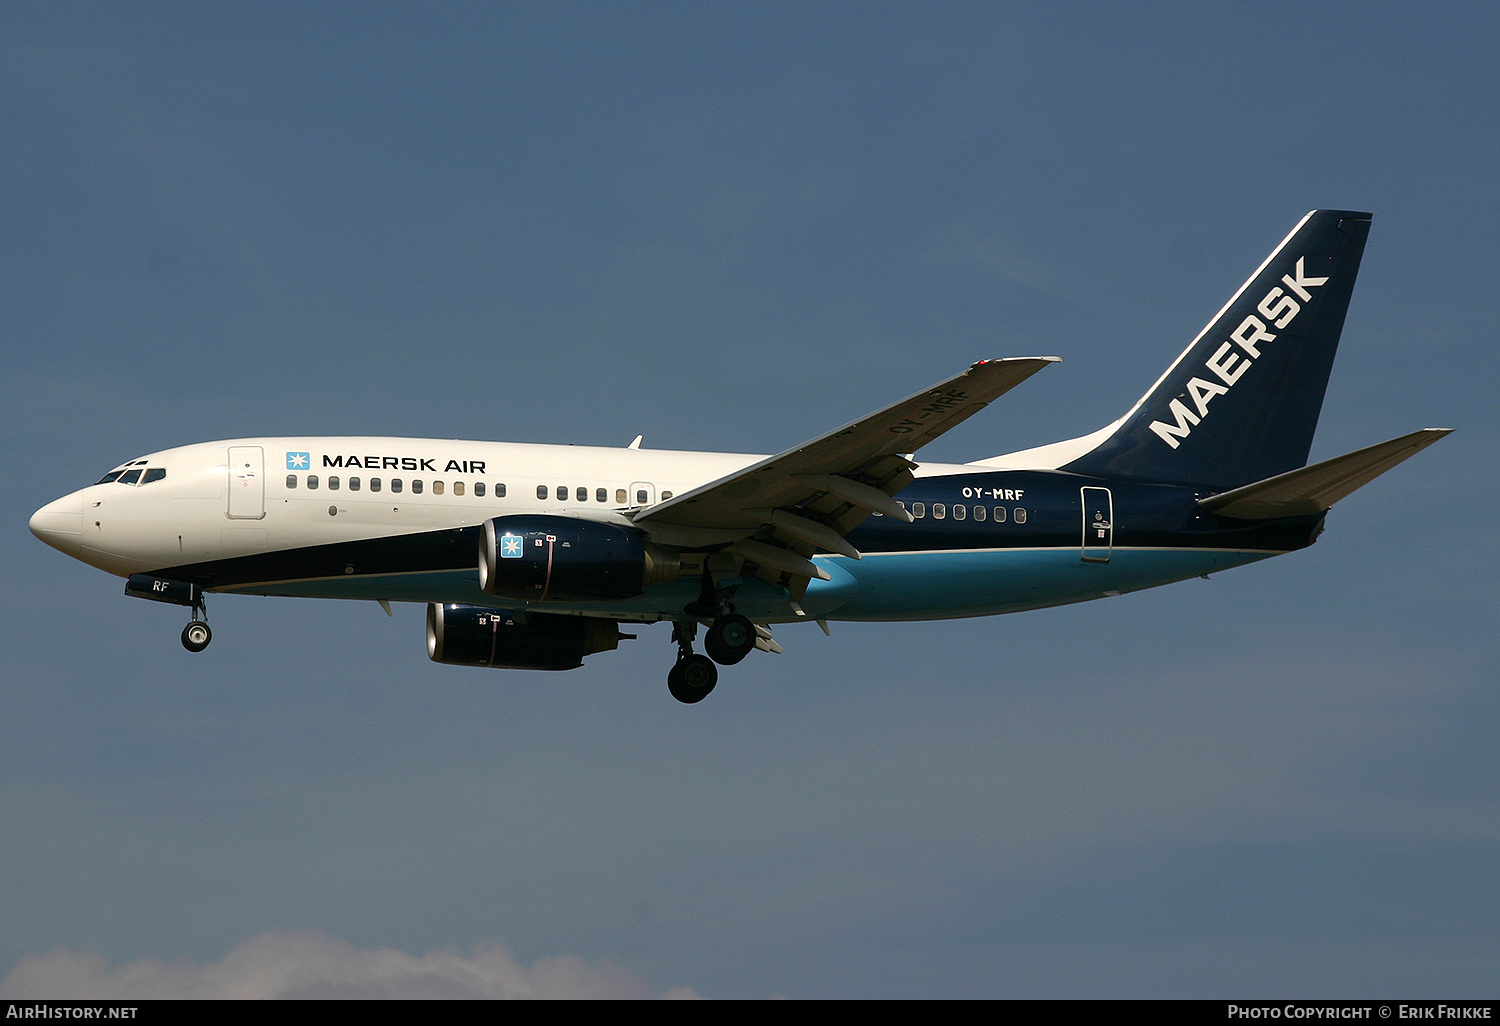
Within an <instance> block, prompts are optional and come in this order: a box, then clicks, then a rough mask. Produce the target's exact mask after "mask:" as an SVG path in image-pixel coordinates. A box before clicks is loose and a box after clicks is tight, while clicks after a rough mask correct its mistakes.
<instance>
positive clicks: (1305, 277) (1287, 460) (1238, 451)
mask: <svg viewBox="0 0 1500 1026" xmlns="http://www.w3.org/2000/svg"><path fill="white" fill-rule="evenodd" d="M1370 216H1371V215H1369V214H1366V213H1360V212H1357V211H1351V210H1314V211H1313V212H1312V213H1310V214H1308V215H1307V216H1306V217H1304V218H1303V219H1302V221H1301V223H1299V224H1298V225H1297V227H1296V228H1294V229H1292V233H1291V234H1290V235H1288V236H1287V237H1286V240H1285V241H1284V242H1282V244H1281V245H1280V246H1278V247H1277V248H1276V250H1275V252H1273V253H1272V254H1271V255H1270V256H1269V257H1267V258H1266V262H1265V263H1263V264H1261V266H1260V269H1259V270H1257V271H1256V272H1255V273H1254V274H1253V275H1251V276H1250V280H1249V281H1247V282H1245V284H1244V285H1242V286H1241V287H1240V290H1239V291H1238V292H1236V293H1235V294H1234V297H1233V298H1232V299H1230V300H1229V302H1228V303H1227V304H1226V305H1225V306H1224V309H1222V310H1220V311H1219V314H1218V316H1216V317H1215V318H1214V319H1213V320H1212V321H1210V322H1209V324H1208V327H1206V328H1204V329H1203V331H1202V332H1201V333H1200V334H1199V335H1198V337H1197V338H1196V339H1194V340H1193V343H1192V344H1191V345H1190V346H1188V348H1187V350H1186V351H1185V352H1184V353H1183V354H1182V355H1181V356H1179V357H1178V358H1177V361H1176V362H1175V363H1173V364H1172V366H1171V367H1170V368H1169V369H1168V370H1167V372H1166V373H1165V374H1164V375H1162V377H1161V378H1160V380H1158V381H1157V382H1156V384H1155V385H1154V386H1152V388H1151V390H1150V391H1149V392H1147V393H1146V395H1145V396H1143V397H1142V398H1141V400H1140V402H1138V403H1136V405H1135V406H1134V408H1132V409H1131V411H1130V412H1129V413H1127V414H1126V415H1125V417H1124V418H1123V419H1122V420H1121V421H1120V422H1119V424H1118V425H1117V427H1116V428H1115V430H1114V431H1113V432H1112V433H1111V434H1109V435H1108V436H1107V437H1106V438H1105V439H1104V440H1103V441H1102V442H1101V443H1100V444H1099V445H1098V446H1096V447H1095V448H1094V449H1093V450H1091V451H1090V452H1088V453H1086V454H1084V455H1083V456H1080V457H1078V458H1077V459H1075V460H1073V461H1072V462H1070V463H1067V464H1064V465H1063V466H1062V467H1061V468H1060V469H1063V470H1071V471H1076V472H1078V473H1083V474H1097V475H1101V476H1111V477H1132V478H1144V479H1150V480H1155V481H1171V482H1177V483H1182V484H1202V485H1208V486H1211V487H1213V488H1216V489H1222V488H1234V487H1237V486H1239V485H1243V484H1247V483H1249V482H1252V481H1259V480H1262V479H1264V478H1268V477H1273V476H1275V475H1277V474H1282V473H1285V472H1286V471H1289V470H1295V469H1297V468H1298V467H1301V466H1303V465H1304V464H1306V462H1307V454H1308V451H1309V450H1310V449H1311V447H1312V438H1313V431H1314V429H1315V428H1316V427H1317V424H1318V413H1319V411H1320V410H1321V409H1322V406H1323V393H1324V391H1325V390H1326V389H1327V387H1328V372H1329V370H1330V369H1331V368H1332V366H1333V357H1334V354H1335V352H1336V351H1337V350H1338V344H1339V335H1340V333H1341V332H1342V331H1343V328H1344V314H1345V313H1346V312H1347V311H1348V309H1349V297H1350V294H1351V293H1352V292H1353V290H1354V278H1355V275H1356V274H1357V273H1358V271H1359V261H1360V257H1361V256H1362V255H1363V254H1364V249H1365V239H1366V237H1367V235H1368V234H1369V231H1370Z"/></svg>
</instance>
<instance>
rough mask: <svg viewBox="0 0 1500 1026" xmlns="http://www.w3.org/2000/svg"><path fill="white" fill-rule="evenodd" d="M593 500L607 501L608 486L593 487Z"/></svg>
mask: <svg viewBox="0 0 1500 1026" xmlns="http://www.w3.org/2000/svg"><path fill="white" fill-rule="evenodd" d="M594 501H595V502H608V501H609V489H608V488H595V489H594Z"/></svg>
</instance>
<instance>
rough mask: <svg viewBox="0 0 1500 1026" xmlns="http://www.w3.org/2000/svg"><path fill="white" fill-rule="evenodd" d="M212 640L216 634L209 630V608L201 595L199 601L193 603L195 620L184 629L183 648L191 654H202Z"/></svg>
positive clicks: (190, 621) (189, 622)
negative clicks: (200, 616) (200, 617)
mask: <svg viewBox="0 0 1500 1026" xmlns="http://www.w3.org/2000/svg"><path fill="white" fill-rule="evenodd" d="M200 614H201V615H202V617H203V619H201V620H200V619H198V617H199V615H200ZM212 640H214V632H213V631H211V630H209V629H208V606H207V605H205V604H204V602H203V596H202V594H201V593H200V594H199V595H198V600H197V601H196V602H195V603H193V618H192V619H191V620H189V621H188V625H187V626H186V627H184V628H183V629H182V647H183V648H185V649H187V650H188V651H189V652H202V651H203V650H204V649H205V648H207V647H208V643H209V642H210V641H212Z"/></svg>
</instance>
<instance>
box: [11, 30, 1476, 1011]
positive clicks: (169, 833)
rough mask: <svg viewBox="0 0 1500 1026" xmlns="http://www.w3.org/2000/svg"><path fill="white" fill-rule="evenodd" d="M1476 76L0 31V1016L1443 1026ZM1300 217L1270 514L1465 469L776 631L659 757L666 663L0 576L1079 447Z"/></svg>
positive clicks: (1467, 927) (887, 37)
mask: <svg viewBox="0 0 1500 1026" xmlns="http://www.w3.org/2000/svg"><path fill="white" fill-rule="evenodd" d="M1497 36H1500V14H1497V13H1496V11H1495V9H1494V8H1493V7H1492V6H1490V5H1484V4H1472V5H1448V4H1435V5H1425V6H1423V7H1422V8H1421V9H1420V13H1419V12H1418V11H1417V9H1415V8H1411V7H1408V6H1406V5H1398V4H1378V3H1376V4H1319V5H1302V4H1278V3H1270V4H1256V5H1233V4H1160V5H1147V6H1140V5H1130V6H1127V5H1105V4H1067V3H1063V4H1048V5H1034V6H1033V5H1018V6H1011V5H1004V4H960V3H945V4H924V5H915V4H879V3H868V4H836V3H827V4H817V5H802V4H748V5H746V4H712V5H709V4H592V3H579V4H565V3H553V4H546V5H502V4H440V5H399V4H396V5H393V4H318V5H312V6H311V7H310V8H309V7H307V6H305V5H276V4H257V5H249V6H244V7H231V8H228V9H224V8H221V7H219V6H209V7H204V6H201V5H166V4H144V5H143V4H128V5H126V4H68V3H48V4H39V3H12V4H7V5H5V7H4V8H3V10H0V123H3V125H4V129H5V131H4V136H5V138H6V140H7V141H6V143H5V146H4V150H3V152H4V154H5V157H4V159H3V160H0V218H3V220H0V225H3V231H0V346H3V351H4V365H5V368H6V372H5V374H4V375H0V425H3V432H4V438H5V442H6V445H7V447H8V448H9V449H10V450H11V451H12V452H14V453H17V454H20V455H21V457H22V462H23V465H24V470H25V472H24V473H22V474H17V475H12V482H11V486H10V487H9V488H7V489H5V490H4V493H3V496H0V509H3V513H4V515H3V522H4V523H6V524H8V525H9V530H7V531H4V532H0V546H3V549H0V551H3V554H4V565H5V566H6V567H7V569H8V571H9V573H10V576H11V581H12V587H10V588H8V589H6V592H5V597H4V598H3V599H0V602H3V608H4V615H3V617H0V637H3V643H0V667H3V672H0V680H3V682H4V688H3V692H0V695H3V702H4V706H5V715H4V716H0V823H4V824H5V828H4V829H3V830H0V865H3V866H4V867H5V872H4V874H0V877H3V882H0V994H4V995H6V996H36V995H38V994H39V993H41V992H42V991H43V990H45V989H47V988H48V987H52V988H54V989H56V990H58V991H60V992H63V993H68V994H71V995H77V994H79V993H81V992H82V991H84V990H90V991H93V992H99V993H113V994H159V993H195V994H219V993H234V994H268V993H353V994H371V995H374V994H397V993H437V992H444V993H485V994H520V993H531V994H544V995H557V996H568V995H578V994H621V995H625V994H629V995H654V996H682V995H694V994H696V995H701V996H705V997H761V996H772V995H785V996H791V997H833V996H859V997H926V996H997V997H1004V996H1077V997H1105V996H1126V997H1135V996H1195V997H1201V996H1230V995H1235V996H1260V995H1264V996H1273V997H1274V996H1320V997H1323V996H1369V995H1373V994H1381V995H1397V996H1408V997H1423V996H1431V997H1440V996H1447V997H1464V996H1474V997H1480V996H1489V997H1492V996H1494V989H1495V987H1494V980H1495V978H1496V973H1497V970H1500V935H1497V933H1496V930H1495V926H1494V924H1495V921H1496V916H1497V912H1500V884H1497V881H1500V872H1497V866H1500V773H1497V771H1496V767H1495V760H1494V754H1493V750H1494V746H1493V734H1494V724H1495V723H1496V722H1497V714H1500V697H1497V694H1496V687H1495V683H1496V680H1497V678H1500V673H1497V637H1496V630H1495V628H1496V602H1495V598H1494V593H1493V586H1492V582H1491V580H1490V578H1491V576H1492V575H1491V570H1490V568H1491V567H1492V566H1493V565H1494V561H1495V558H1496V557H1497V556H1500V551H1497V550H1500V545H1497V529H1496V526H1495V518H1494V515H1493V512H1492V511H1493V509H1494V508H1495V507H1496V500H1497V498H1500V496H1497V487H1496V479H1495V478H1496V475H1495V469H1494V468H1495V460H1494V455H1493V454H1494V452H1495V451H1496V446H1497V442H1500V439H1497V437H1496V435H1497V431H1496V426H1497V416H1496V414H1495V404H1494V402H1493V400H1492V399H1491V397H1490V395H1489V392H1490V389H1491V386H1492V383H1493V381H1494V380H1495V369H1496V360H1495V356H1494V352H1495V347H1494V334H1495V327H1494V317H1493V307H1494V292H1495V285H1494V283H1495V282H1496V280H1497V278H1500V274H1497V271H1500V258H1497V256H1496V247H1495V245H1494V239H1495V238H1496V228H1497V225H1496V213H1497V206H1496V202H1495V197H1494V168H1495V167H1496V166H1497V165H1500V144H1497V141H1496V140H1497V136H1496V133H1495V131H1494V127H1493V126H1494V125H1495V124H1496V123H1497V114H1500V111H1497V109H1496V108H1497V99H1496V98H1497V96H1500V66H1497V65H1496V63H1495V61H1494V59H1493V53H1494V44H1495V41H1496V39H1497ZM1319 206H1326V207H1344V208H1353V209H1363V210H1371V211H1374V212H1375V222H1374V228H1373V230H1372V233H1371V237H1370V244H1369V248H1368V250H1367V252H1366V256H1365V260H1364V265H1363V268H1362V271H1361V276H1360V282H1359V285H1358V286H1357V288H1356V290H1355V295H1354V303H1353V306H1352V308H1351V312H1350V315H1349V319H1348V323H1347V325H1346V329H1345V334H1344V343H1343V347H1342V350H1341V353H1340V356H1339V361H1338V363H1337V364H1336V365H1335V367H1334V372H1333V378H1332V381H1331V383H1330V388H1329V393H1328V399H1327V402H1326V404H1325V406H1324V411H1323V419H1322V422H1321V426H1320V429H1319V435H1318V438H1317V440H1316V442H1315V443H1314V449H1313V457H1314V458H1315V459H1321V458H1326V457H1329V456H1333V455H1337V454H1339V453H1341V452H1345V451H1348V450H1350V449H1354V448H1358V447H1360V446H1363V445H1368V444H1372V443H1374V442H1377V441H1380V440H1382V439H1385V438H1388V437H1392V436H1394V435H1398V434H1401V433H1404V432H1406V431H1410V430H1414V429H1416V428H1419V427H1424V426H1444V427H1453V428H1456V429H1457V432H1456V433H1455V434H1454V435H1453V436H1452V437H1450V438H1448V439H1446V440H1444V441H1443V442H1442V443H1440V444H1439V445H1437V446H1435V447H1433V448H1432V449H1430V450H1428V451H1426V452H1424V453H1422V454H1421V455H1420V456H1419V457H1418V458H1416V459H1414V460H1412V461H1411V462H1410V463H1407V464H1404V465H1403V466H1401V467H1400V468H1398V469H1397V470H1396V471H1393V472H1392V473H1390V474H1389V475H1387V476H1386V477H1384V478H1382V479H1380V480H1379V481H1377V482H1376V483H1374V484H1372V485H1370V486H1369V487H1367V488H1366V489H1364V490H1362V491H1361V492H1359V493H1358V494H1356V495H1355V496H1353V497H1351V498H1350V499H1348V500H1345V501H1344V502H1343V503H1341V504H1340V505H1339V506H1338V507H1337V508H1335V510H1334V511H1333V512H1332V514H1331V515H1330V516H1329V519H1328V531H1327V533H1326V534H1325V535H1324V537H1323V538H1322V539H1321V540H1320V541H1319V543H1318V544H1317V545H1316V546H1315V547H1314V548H1312V549H1310V550H1308V551H1305V552H1301V553H1295V554H1292V555H1289V556H1287V557H1284V558H1281V559H1277V560H1272V561H1269V562H1266V563H1263V564H1258V565H1256V566H1252V567H1246V568H1242V569H1240V570H1237V571H1234V572H1232V573H1228V574H1225V575H1222V576H1216V577H1214V578H1213V579H1212V580H1211V581H1207V582H1204V581H1193V582H1189V583H1184V584H1180V585H1176V586H1173V587H1170V588H1166V589H1159V590H1156V591H1153V592H1148V593H1142V594H1136V595H1131V596H1127V597H1125V598H1121V599H1118V600H1111V601H1107V602H1098V603H1091V604H1088V605H1084V606H1079V607H1074V608H1068V609H1059V610H1051V611H1044V612H1038V613H1030V614H1020V615H1016V616H1010V617H1004V618H999V619H983V620H971V621H959V622H950V623H938V624H906V625H886V626H878V625H852V624H834V625H833V634H832V637H827V638H825V637H824V636H823V635H822V633H821V632H819V631H817V630H816V629H815V628H811V629H808V630H806V631H795V630H791V629H787V630H782V631H778V640H780V641H781V642H782V644H783V645H784V646H785V647H786V654H785V655H783V656H780V657H770V656H764V655H761V654H756V655H754V656H752V657H751V658H750V659H749V660H747V661H746V662H745V663H743V664H741V665H740V666H739V667H736V668H735V669H734V670H732V671H726V672H725V674H724V675H723V678H722V681H721V684H720V686H719V689H718V690H717V691H716V692H715V693H714V695H713V696H712V698H711V699H710V700H709V701H707V702H704V703H703V704H702V705H699V706H695V707H691V708H689V707H682V706H678V705H677V704H676V703H674V702H672V701H671V699H670V698H669V697H668V696H667V694H666V690H665V686H664V683H663V677H664V674H665V671H666V669H667V667H668V665H669V663H670V659H671V656H672V647H671V645H670V643H669V641H668V638H667V634H666V630H665V628H654V629H653V628H644V629H642V630H641V631H640V634H641V638H640V640H639V641H636V642H633V643H628V644H626V645H623V646H622V648H621V650H620V651H618V652H616V653H612V654H609V655H605V656H599V657H593V658H591V659H590V660H589V662H588V664H587V665H586V666H585V667H584V668H583V669H581V670H578V671H575V672H573V673H570V674H566V675H550V674H525V673H520V672H504V671H496V672H484V671H470V670H465V669H461V668H456V667H444V666H439V665H436V664H434V663H431V662H430V661H428V660H427V658H426V654H425V648H424V645H423V640H422V626H421V611H420V609H418V608H417V607H398V608H397V610H396V613H397V616H396V618H395V619H394V620H392V619H388V618H386V617H385V616H384V615H383V614H382V613H381V612H380V611H379V609H378V608H376V607H375V606H373V605H368V606H367V605H365V604H355V603H318V602H308V601H297V600H274V601H272V600H268V599H256V598H247V597H222V598H220V599H218V600H217V601H214V602H212V603H211V612H212V617H213V624H214V628H215V641H214V645H213V647H212V648H211V649H209V650H208V651H207V652H205V653H203V654H202V655H200V656H190V655H188V654H187V653H185V652H184V651H183V650H182V649H181V647H180V645H179V644H178V642H177V637H176V635H177V632H178V630H179V628H180V626H181V624H180V623H179V622H178V621H179V619H180V617H178V616H177V615H175V614H174V613H173V611H172V610H171V609H170V608H169V607H165V606H158V605H156V604H153V603H145V602H133V601H127V600H125V599H124V598H123V597H122V596H121V594H120V590H121V588H120V583H119V582H118V581H115V580H113V579H111V578H108V577H107V576H105V575H103V574H101V573H99V572H97V571H94V570H91V569H90V568H88V567H85V566H83V565H82V564H79V563H75V562H73V561H70V560H68V559H66V558H65V557H63V556H61V555H60V554H59V553H56V552H54V551H52V550H50V549H48V548H46V547H45V546H43V545H41V544H40V543H38V542H37V541H36V540H35V539H34V538H32V537H31V535H30V534H29V533H28V532H27V530H26V526H25V525H26V520H27V518H28V517H29V515H30V513H31V511H32V510H34V509H35V508H37V507H38V506H40V505H42V504H43V503H45V502H47V501H49V500H50V499H52V498H54V497H56V496H58V495H61V494H63V493H64V492H67V491H71V490H73V489H75V488H77V487H79V486H81V485H82V484H85V483H87V482H90V481H92V480H94V479H96V478H97V477H98V475H99V474H100V473H102V472H103V471H104V470H106V469H108V468H109V467H111V466H114V465H116V464H118V463H119V462H121V461H123V460H125V459H129V458H132V457H135V456H137V455H140V454H144V453H146V452H150V451H152V450H156V449H161V448H166V447H169V446H172V445H178V444H185V443H187V442H192V441H200V440H206V439H212V438H229V437H237V436H245V435H257V434H269V433H334V434H341V433H347V434H396V435H417V436H434V437H470V438H495V439H506V440H514V441H557V442H577V443H580V444H625V443H626V442H628V441H629V440H630V439H631V438H632V437H633V436H634V435H635V434H636V433H638V432H639V433H644V435H645V438H646V444H647V445H648V446H653V447H660V448H703V449H724V450H732V451H750V452H774V451H779V450H780V449H782V448H785V447H787V446H789V445H791V444H793V443H795V442H797V441H800V440H802V439H805V438H808V437H811V436H813V435H816V434H819V433H821V432H822V431H824V430H826V429H828V428H830V427H832V426H834V425H836V424H839V423H843V422H845V421H848V420H850V419H852V418H854V417H856V416H859V415H860V414H863V413H865V412H868V411H869V410H872V409H874V408H877V407H879V406H881V405H883V404H885V403H886V402H888V401H890V400H892V399H895V398H899V397H900V396H902V395H905V394H908V393H909V392H911V391H913V390H914V389H916V388H918V387H921V386H922V385H924V384H927V383H929V382H931V381H936V380H939V379H941V378H943V377H946V376H947V375H949V374H952V373H954V372H956V371H958V370H960V369H962V368H963V367H964V366H966V365H967V364H968V363H970V362H972V361H974V360H976V359H982V358H987V357H997V356H1018V355H1058V356H1061V357H1063V358H1064V362H1063V363H1062V364H1060V365H1058V366H1056V367H1053V368H1049V369H1048V370H1047V371H1046V373H1044V374H1041V375H1038V376H1037V377H1036V378H1034V379H1033V380H1031V381H1029V382H1027V383H1026V384H1025V385H1024V386H1022V387H1021V388H1019V389H1018V390H1016V391H1015V392H1012V393H1011V394H1009V395H1007V396H1006V397H1005V398H1004V399H1003V400H1002V401H1001V402H999V403H997V404H995V405H994V406H993V407H992V408H991V409H989V410H987V411H985V412H984V413H983V414H981V415H980V416H978V417H975V418H973V419H972V420H970V421H968V422H967V423H966V424H965V425H963V426H962V427H961V428H959V429H957V430H955V431H954V432H952V433H951V434H950V435H948V436H945V437H944V438H943V439H941V440H940V441H939V442H937V443H935V444H934V445H933V446H931V447H930V449H929V450H926V451H925V452H926V455H928V456H929V457H930V458H932V459H939V460H954V461H963V460H970V459H980V458H983V457H987V456H992V455H995V454H996V453H1000V452H1006V451H1010V450H1013V449H1017V448H1022V447H1025V446H1029V445H1035V444H1041V443H1045V442H1049V441H1054V440H1057V439H1060V438H1065V437H1071V436H1073V435H1077V434H1080V433H1083V432H1085V431H1088V430H1092V429H1093V428H1096V427H1098V426H1100V425H1101V424H1103V423H1105V422H1106V421H1108V420H1111V419H1113V418H1114V417H1115V416H1117V415H1118V414H1119V413H1120V412H1122V411H1123V410H1124V409H1125V408H1126V407H1127V406H1128V405H1129V404H1130V403H1131V402H1133V401H1134V400H1135V398H1137V396H1138V395H1139V394H1140V393H1141V392H1142V391H1143V390H1144V389H1145V388H1146V387H1147V386H1148V385H1149V384H1150V383H1151V382H1152V381H1153V380H1155V378H1156V376H1157V375H1158V374H1159V373H1160V372H1161V370H1162V369H1163V368H1164V367H1165V366H1166V365H1167V364H1168V363H1169V362H1170V361H1171V360H1172V359H1173V358H1174V357H1175V356H1176V355H1177V353H1178V352H1179V351H1180V350H1181V348H1182V346H1183V345H1184V344H1185V343H1186V342H1187V340H1189V339H1190V338H1192V336H1193V335H1195V334H1196V333H1197V331H1198V329H1199V328H1201V327H1202V325H1203V324H1204V323H1205V322H1206V321H1207V320H1208V318H1209V317H1210V316H1211V315H1212V314H1213V313H1214V312H1215V311H1216V310H1218V308H1219V307H1220V305H1221V304H1222V303H1223V302H1224V300H1225V299H1226V298H1227V297H1228V296H1229V294H1230V293H1231V292H1232V291H1233V290H1234V289H1235V288H1237V287H1238V286H1239V284H1240V283H1241V282H1242V281H1243V280H1244V279H1245V277H1246V276H1247V275H1248V274H1249V273H1250V271H1252V270H1253V269H1254V268H1255V267H1256V266H1257V265H1258V263H1259V262H1260V260H1261V259H1262V258H1263V257H1264V256H1265V254H1266V253H1267V252H1269V251H1270V249H1271V247H1272V246H1274V245H1275V244H1276V243H1277V242H1278V241H1279V240H1280V239H1281V238H1282V237H1283V236H1284V235H1285V234H1286V232H1287V231H1288V230H1289V229H1290V228H1291V226H1292V225H1293V224H1294V223H1295V222H1296V221H1297V219H1298V218H1300V217H1301V215H1302V214H1303V213H1305V212H1306V211H1307V210H1309V209H1312V208H1314V207H1319ZM299 973H300V974H301V975H299ZM130 980H134V981H137V982H135V983H129V982H128V981H130ZM334 980H343V981H350V980H352V981H354V982H352V983H345V984H339V985H336V984H335V983H334V982H332V981H334ZM142 981H144V982H142ZM475 981H480V982H475ZM338 986H346V988H347V989H345V990H339V989H338ZM130 987H136V988H138V989H136V990H130ZM424 987H425V988H427V989H426V990H423V989H422V988H424ZM216 988H217V989H216ZM444 988H447V989H444Z"/></svg>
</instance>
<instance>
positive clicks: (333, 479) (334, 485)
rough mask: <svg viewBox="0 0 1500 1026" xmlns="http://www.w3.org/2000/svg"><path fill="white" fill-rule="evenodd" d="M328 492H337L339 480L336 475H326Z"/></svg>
mask: <svg viewBox="0 0 1500 1026" xmlns="http://www.w3.org/2000/svg"><path fill="white" fill-rule="evenodd" d="M328 490H329V491H330V492H336V491H338V490H339V479H338V476H337V475H336V474H329V475H328Z"/></svg>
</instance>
